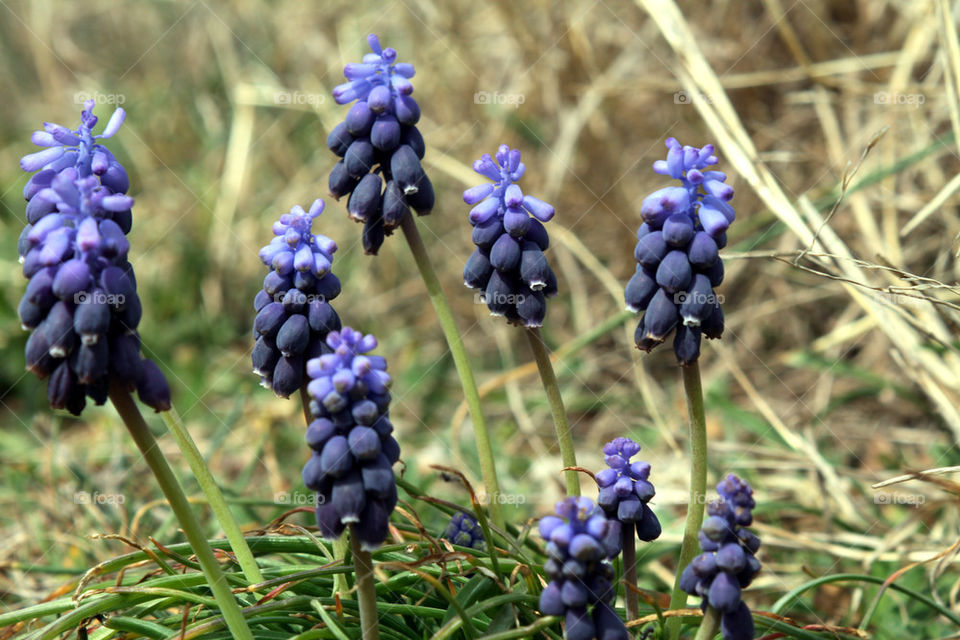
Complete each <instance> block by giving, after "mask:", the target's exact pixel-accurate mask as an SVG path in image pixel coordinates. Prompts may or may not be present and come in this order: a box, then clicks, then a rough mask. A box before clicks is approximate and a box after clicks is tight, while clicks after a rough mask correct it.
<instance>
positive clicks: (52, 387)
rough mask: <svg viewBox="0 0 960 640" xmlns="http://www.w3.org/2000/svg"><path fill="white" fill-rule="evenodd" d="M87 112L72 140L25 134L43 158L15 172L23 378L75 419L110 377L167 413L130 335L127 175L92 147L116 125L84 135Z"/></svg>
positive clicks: (155, 371) (132, 299)
mask: <svg viewBox="0 0 960 640" xmlns="http://www.w3.org/2000/svg"><path fill="white" fill-rule="evenodd" d="M93 107H94V102H93V101H92V100H88V101H87V102H86V103H84V109H83V112H82V113H81V123H80V126H79V127H78V128H77V129H75V130H70V129H68V128H67V127H64V126H62V125H58V124H52V123H49V122H48V123H45V124H44V130H43V131H36V132H34V134H33V138H32V140H33V142H34V144H36V145H38V146H41V147H45V149H44V150H43V151H38V152H36V153H32V154H29V155H27V156H24V157H23V158H22V159H21V160H20V167H21V168H22V169H23V170H24V171H36V172H37V173H35V174H34V175H33V176H31V177H30V179H29V180H28V181H27V184H26V186H25V187H24V190H23V196H24V198H25V199H26V200H27V208H26V216H27V226H26V227H25V228H24V230H23V232H22V233H21V234H20V239H19V241H18V243H17V244H18V252H19V254H20V262H21V263H22V265H23V274H24V276H26V277H27V278H28V279H29V280H30V282H29V284H28V285H27V290H26V293H25V294H24V296H23V298H22V299H21V301H20V305H19V307H18V312H19V316H20V322H21V324H22V325H23V327H24V328H25V329H27V330H30V331H31V332H32V333H31V334H30V338H29V339H28V340H27V346H26V365H27V369H28V370H29V371H31V372H33V373H34V374H36V375H37V376H38V377H40V378H46V377H48V376H49V378H50V380H49V383H48V384H47V397H48V399H49V401H50V406H52V407H53V408H55V409H66V410H68V411H70V412H71V413H73V414H75V415H80V413H81V412H82V411H83V408H84V407H85V405H86V398H87V397H89V398H91V399H92V400H93V401H94V402H95V403H96V404H98V405H99V404H103V403H104V402H105V401H106V399H107V392H108V389H109V384H110V379H111V377H113V378H114V379H116V380H117V381H118V382H119V383H120V384H121V385H123V386H125V387H127V388H128V389H129V390H133V389H134V388H136V389H137V391H138V393H139V396H140V399H141V401H143V402H144V403H145V404H147V405H149V406H150V407H152V408H154V409H155V410H157V411H163V410H167V409H169V408H170V388H169V386H168V384H167V381H166V378H165V377H164V376H163V374H162V372H161V371H160V369H159V368H158V367H157V366H156V365H155V364H154V363H153V362H152V361H150V360H144V359H143V358H142V357H141V355H140V337H139V335H138V334H137V326H138V324H139V323H140V317H141V315H142V313H143V308H142V306H141V304H140V298H139V297H138V296H137V289H136V277H135V276H134V273H133V266H132V265H131V264H130V262H129V260H128V259H127V253H128V251H129V250H130V243H129V242H128V241H127V238H126V234H127V233H128V232H129V231H130V227H131V224H132V221H133V214H132V212H131V207H132V206H133V198H131V197H130V196H128V195H126V191H127V189H128V188H129V186H130V185H129V181H128V179H127V173H126V171H125V170H124V168H123V166H121V165H120V163H119V162H117V160H116V158H115V157H114V156H113V154H112V153H110V151H109V150H108V149H107V148H106V147H104V146H103V145H102V144H100V143H99V142H98V141H99V140H103V139H106V138H110V137H112V136H113V135H114V134H116V133H117V131H118V130H119V129H120V126H121V125H122V124H123V121H124V118H125V116H126V114H125V112H124V110H123V109H117V110H116V111H114V113H113V115H112V116H111V118H110V120H109V122H107V126H106V127H105V129H104V131H103V133H101V134H99V135H94V134H93V129H94V127H95V126H96V124H97V117H96V116H95V115H93Z"/></svg>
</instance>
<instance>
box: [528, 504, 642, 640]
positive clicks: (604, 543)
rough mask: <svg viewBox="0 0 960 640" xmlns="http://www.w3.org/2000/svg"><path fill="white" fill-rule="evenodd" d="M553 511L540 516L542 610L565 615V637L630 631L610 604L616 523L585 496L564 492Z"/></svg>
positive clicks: (615, 636) (624, 635)
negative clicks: (544, 577) (544, 548)
mask: <svg viewBox="0 0 960 640" xmlns="http://www.w3.org/2000/svg"><path fill="white" fill-rule="evenodd" d="M556 511H557V515H556V516H552V515H551V516H545V517H544V518H543V519H541V521H540V535H541V536H543V538H544V541H545V542H546V543H547V553H548V555H549V559H548V560H547V562H546V564H545V565H544V567H543V569H544V572H545V573H546V574H547V577H548V578H550V583H549V584H548V585H547V586H546V588H544V590H543V591H542V592H541V594H540V612H541V613H542V614H543V615H551V616H565V617H566V625H567V633H566V635H567V637H571V638H573V637H576V638H584V639H586V640H591V639H593V638H597V639H598V640H599V639H603V640H607V639H620V638H624V639H625V638H627V637H629V636H628V633H627V628H626V626H625V625H624V624H623V620H621V619H620V617H619V616H617V615H616V613H615V612H614V611H613V609H612V608H611V606H610V605H611V603H612V602H613V599H614V597H615V595H616V590H615V589H614V584H613V580H614V578H615V574H614V571H613V567H612V566H611V565H610V563H609V560H610V559H612V558H614V557H616V556H617V554H619V553H620V540H621V534H620V531H621V529H620V523H619V522H618V521H617V520H611V519H608V518H607V517H606V516H605V515H604V513H603V510H602V509H600V508H599V507H597V506H595V505H594V504H593V501H591V500H590V499H589V498H573V497H570V498H566V499H565V500H562V501H561V502H558V503H557V509H556ZM558 516H559V517H558Z"/></svg>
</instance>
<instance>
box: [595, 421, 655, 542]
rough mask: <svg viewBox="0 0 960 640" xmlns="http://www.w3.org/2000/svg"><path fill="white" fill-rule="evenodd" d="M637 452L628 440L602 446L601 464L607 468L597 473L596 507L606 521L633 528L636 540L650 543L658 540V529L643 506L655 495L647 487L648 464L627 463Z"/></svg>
mask: <svg viewBox="0 0 960 640" xmlns="http://www.w3.org/2000/svg"><path fill="white" fill-rule="evenodd" d="M639 452H640V445H639V444H637V443H636V442H634V441H633V440H631V439H630V438H615V439H613V440H612V441H610V442H608V443H607V444H605V445H603V454H604V462H606V463H607V465H608V466H609V468H607V469H603V470H602V471H599V472H597V475H596V480H597V486H598V487H599V488H600V495H599V496H598V498H597V503H598V504H599V505H600V506H601V507H602V508H603V510H604V511H605V512H606V514H607V517H608V518H615V519H617V520H619V521H620V522H622V523H623V524H625V525H628V526H635V527H636V529H637V537H639V538H640V539H641V540H643V541H644V542H650V541H652V540H656V539H657V538H659V537H660V533H661V527H660V520H659V519H658V518H657V515H656V514H655V513H654V512H653V510H652V509H650V507H649V505H648V504H647V503H648V502H650V499H651V498H653V496H654V494H655V490H654V488H653V485H652V484H651V483H650V463H648V462H639V461H638V462H630V458H632V457H633V456H635V455H636V454H637V453H639Z"/></svg>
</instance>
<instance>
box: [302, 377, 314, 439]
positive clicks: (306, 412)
mask: <svg viewBox="0 0 960 640" xmlns="http://www.w3.org/2000/svg"><path fill="white" fill-rule="evenodd" d="M308 380H309V378H307V372H306V370H304V372H303V384H301V385H300V404H301V406H302V408H303V420H304V422H306V423H307V426H308V427H309V426H310V423H311V422H313V416H311V415H310V394H309V393H307V381H308Z"/></svg>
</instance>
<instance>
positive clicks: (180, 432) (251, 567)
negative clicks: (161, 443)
mask: <svg viewBox="0 0 960 640" xmlns="http://www.w3.org/2000/svg"><path fill="white" fill-rule="evenodd" d="M160 415H161V416H162V417H163V421H164V422H165V423H166V424H167V428H168V429H169V430H170V432H171V433H172V434H173V437H174V438H176V440H177V446H178V447H180V452H181V453H182V454H183V456H184V457H185V458H186V459H187V464H189V465H190V470H191V471H193V475H194V477H195V478H196V479H197V484H199V485H200V488H201V489H203V493H204V494H205V495H206V496H207V502H208V503H209V504H210V508H211V509H212V510H213V514H214V515H215V516H216V518H217V521H218V522H219V523H220V527H221V528H222V529H223V533H224V534H225V535H226V537H227V540H228V541H229V542H230V548H231V549H232V550H233V554H234V555H235V556H236V557H237V562H238V563H240V568H241V569H242V570H243V575H244V577H245V578H246V579H247V582H249V583H250V584H260V583H261V582H263V581H264V578H263V574H262V573H260V567H258V566H257V561H256V560H255V559H254V557H253V553H252V552H251V551H250V547H249V546H248V545H247V540H246V538H244V537H243V531H242V530H241V529H240V525H239V524H237V521H236V519H235V518H234V517H233V514H232V513H231V512H230V507H228V506H227V502H226V500H224V499H223V493H221V491H220V487H219V486H217V481H216V480H215V479H214V478H213V474H212V473H210V468H209V467H208V466H207V464H206V462H204V460H203V456H202V455H201V454H200V450H199V449H197V444H196V443H195V442H194V441H193V438H192V437H191V436H190V432H189V431H187V429H186V427H185V426H184V424H183V422H182V421H181V420H180V416H179V415H177V412H176V410H174V409H171V410H170V411H163V412H161V413H160Z"/></svg>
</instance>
